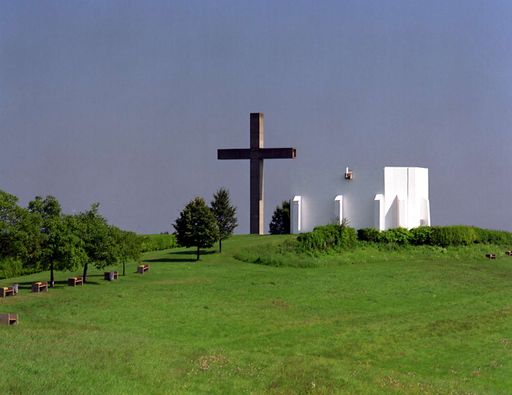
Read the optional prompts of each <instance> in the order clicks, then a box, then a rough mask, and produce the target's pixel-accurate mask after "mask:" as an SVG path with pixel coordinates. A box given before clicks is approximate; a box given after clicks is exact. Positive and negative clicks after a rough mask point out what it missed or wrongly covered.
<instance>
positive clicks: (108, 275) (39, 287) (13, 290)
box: [0, 264, 149, 298]
mask: <svg viewBox="0 0 512 395" xmlns="http://www.w3.org/2000/svg"><path fill="white" fill-rule="evenodd" d="M148 270H149V265H146V264H145V265H139V266H138V267H137V273H140V274H144V273H145V272H147V271H148ZM103 278H104V279H105V280H107V281H113V280H117V279H119V273H118V272H115V271H114V272H104V273H103ZM77 285H84V281H83V278H82V277H80V276H77V277H70V278H68V286H70V287H76V286H77ZM18 289H19V285H18V284H13V285H12V286H10V287H0V298H5V297H7V296H14V295H16V294H17V293H18ZM32 292H35V293H38V292H48V282H47V281H37V282H35V283H32Z"/></svg>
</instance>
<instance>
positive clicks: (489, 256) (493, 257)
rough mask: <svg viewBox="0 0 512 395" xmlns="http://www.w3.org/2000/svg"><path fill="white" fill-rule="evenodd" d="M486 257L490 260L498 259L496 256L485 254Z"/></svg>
mask: <svg viewBox="0 0 512 395" xmlns="http://www.w3.org/2000/svg"><path fill="white" fill-rule="evenodd" d="M485 257H486V258H489V259H496V254H485Z"/></svg>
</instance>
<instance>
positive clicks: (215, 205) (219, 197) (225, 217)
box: [210, 188, 238, 252]
mask: <svg viewBox="0 0 512 395" xmlns="http://www.w3.org/2000/svg"><path fill="white" fill-rule="evenodd" d="M210 205H211V209H212V212H213V215H214V217H215V219H216V220H217V226H218V227H219V252H222V240H226V239H227V238H229V237H230V236H231V235H232V234H233V230H235V228H236V227H237V226H238V222H237V219H236V207H234V206H232V205H231V201H230V199H229V191H228V190H227V189H225V188H220V189H219V190H218V191H217V193H215V194H214V195H213V201H212V202H211V204H210Z"/></svg>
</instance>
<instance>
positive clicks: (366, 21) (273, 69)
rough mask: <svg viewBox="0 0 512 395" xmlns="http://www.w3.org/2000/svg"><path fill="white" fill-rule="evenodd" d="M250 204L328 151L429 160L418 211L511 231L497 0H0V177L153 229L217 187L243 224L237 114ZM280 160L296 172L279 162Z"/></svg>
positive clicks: (127, 224)
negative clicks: (262, 133)
mask: <svg viewBox="0 0 512 395" xmlns="http://www.w3.org/2000/svg"><path fill="white" fill-rule="evenodd" d="M260 111H261V112H264V113H265V126H266V146H268V147H271V146H295V147H296V148H297V156H298V157H297V159H296V160H294V161H291V160H283V161H267V162H266V164H265V170H266V173H265V176H266V180H265V182H266V184H265V196H266V220H265V222H266V223H268V222H269V221H270V217H271V215H272V211H273V208H274V207H275V205H276V204H278V203H279V202H280V201H281V200H284V199H287V198H289V197H290V196H288V189H287V184H286V180H287V178H288V177H289V176H290V174H293V172H300V171H302V170H303V169H305V168H307V169H308V173H311V172H313V173H314V171H318V172H322V171H333V169H332V166H334V165H335V164H336V163H338V162H340V158H342V159H341V162H343V163H350V164H352V163H358V164H360V165H364V166H368V167H371V166H382V167H383V166H385V165H397V166H423V167H428V168H429V169H430V198H431V213H432V222H433V224H473V225H478V226H483V227H491V228H501V229H508V230H512V209H511V207H510V206H511V202H512V179H511V170H512V132H511V126H512V2H511V1H509V0H504V1H493V0H484V1H473V0H461V1H447V0H439V1H437V0H425V1H413V0H403V1H388V0H379V1H377V0H374V1H364V0H353V1H343V0H339V1H277V0H272V1H241V0H234V1H193V0H185V1H106V0H101V1H100V0H98V1H85V0H82V1H78V0H76V1H73V0H62V1H43V0H34V1H7V0H0V137H1V138H0V189H3V190H5V191H8V192H10V193H13V194H15V195H17V196H19V197H20V200H21V203H22V204H26V203H27V202H28V200H30V199H31V198H33V197H34V196H35V195H47V194H52V195H54V196H56V197H57V198H58V199H59V200H60V201H61V203H62V205H63V208H64V210H65V211H67V212H73V211H80V210H84V209H86V208H88V207H89V205H90V204H91V203H92V202H100V203H101V206H100V208H101V211H102V213H103V214H104V215H105V216H106V217H107V218H108V219H109V221H110V222H111V223H114V224H116V225H118V226H120V227H123V228H125V229H130V230H135V231H139V232H156V233H158V232H161V231H171V230H172V227H171V224H172V223H173V222H174V220H175V219H176V217H177V216H178V214H179V211H180V210H181V209H182V207H183V206H184V204H186V202H188V201H189V200H190V199H191V198H193V197H194V196H196V195H202V196H204V197H205V198H206V199H207V200H210V199H211V196H212V194H213V192H215V191H216V190H217V189H218V188H219V187H220V186H225V187H227V188H228V189H229V190H230V192H231V195H232V199H233V202H234V203H235V205H236V206H237V207H238V211H239V222H240V227H239V229H238V231H239V232H244V233H245V232H248V229H249V226H248V217H249V213H248V210H249V181H248V177H249V164H248V161H238V162H233V161H222V162H219V161H217V160H216V149H217V148H234V147H247V146H248V144H249V129H248V128H249V113H250V112H260ZM295 174H296V173H295Z"/></svg>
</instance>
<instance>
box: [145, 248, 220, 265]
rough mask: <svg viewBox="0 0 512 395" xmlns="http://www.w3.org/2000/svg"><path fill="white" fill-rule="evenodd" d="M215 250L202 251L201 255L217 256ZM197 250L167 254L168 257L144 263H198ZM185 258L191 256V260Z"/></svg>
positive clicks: (147, 260) (146, 260)
mask: <svg viewBox="0 0 512 395" xmlns="http://www.w3.org/2000/svg"><path fill="white" fill-rule="evenodd" d="M215 252H216V251H215V250H209V251H203V250H200V255H201V256H203V255H210V254H215ZM196 254H197V250H195V249H191V250H185V251H175V252H170V253H169V254H167V256H166V257H162V258H153V259H144V261H143V262H164V263H180V262H197V260H196ZM184 256H189V257H190V258H185V257H184Z"/></svg>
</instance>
